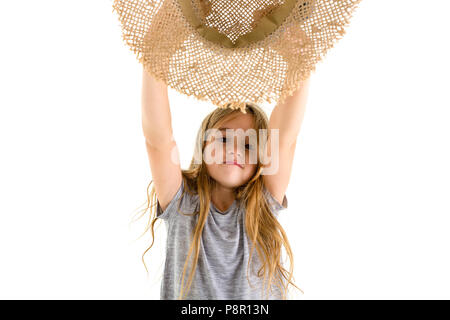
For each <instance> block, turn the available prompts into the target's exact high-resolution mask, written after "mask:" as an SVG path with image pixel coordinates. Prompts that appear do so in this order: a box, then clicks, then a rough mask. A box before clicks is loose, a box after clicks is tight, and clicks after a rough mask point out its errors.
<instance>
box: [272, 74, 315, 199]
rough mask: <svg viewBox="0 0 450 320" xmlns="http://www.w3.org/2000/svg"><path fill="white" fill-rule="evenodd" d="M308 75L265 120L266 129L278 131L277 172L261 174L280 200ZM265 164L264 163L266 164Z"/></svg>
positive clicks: (286, 181) (288, 177) (301, 120)
mask: <svg viewBox="0 0 450 320" xmlns="http://www.w3.org/2000/svg"><path fill="white" fill-rule="evenodd" d="M309 82H310V78H308V79H307V80H305V81H304V82H303V83H302V85H301V86H300V88H299V89H297V90H296V91H295V92H294V93H293V95H291V96H289V97H287V98H286V99H285V101H284V102H283V103H282V104H277V105H276V106H275V108H274V109H273V110H272V113H271V115H270V119H269V130H271V129H278V130H279V131H278V132H279V136H278V138H279V150H278V152H279V153H278V155H279V156H278V161H279V162H278V171H277V172H276V173H275V174H271V175H263V181H264V185H265V187H266V189H267V190H268V191H269V192H270V193H271V194H272V195H273V197H274V198H275V199H276V200H278V201H279V203H280V204H282V203H283V198H284V195H285V193H286V189H287V186H288V184H289V179H290V176H291V171H292V163H293V160H294V153H295V147H296V144H297V136H298V134H299V132H300V128H301V125H302V122H303V116H304V113H305V107H306V102H307V98H308V91H309ZM267 148H268V150H269V152H268V154H269V156H271V157H273V152H274V151H275V150H272V151H271V144H270V139H269V141H268V143H267ZM270 165H271V164H268V165H267V166H270Z"/></svg>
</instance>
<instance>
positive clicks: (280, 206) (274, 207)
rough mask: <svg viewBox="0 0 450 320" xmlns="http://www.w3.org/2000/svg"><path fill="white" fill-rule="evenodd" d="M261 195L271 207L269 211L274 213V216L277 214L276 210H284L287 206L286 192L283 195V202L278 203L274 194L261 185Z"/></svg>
mask: <svg viewBox="0 0 450 320" xmlns="http://www.w3.org/2000/svg"><path fill="white" fill-rule="evenodd" d="M262 190H263V195H264V197H265V199H266V201H267V203H268V205H269V207H270V208H271V211H272V212H273V213H274V215H275V216H278V212H279V211H281V210H285V209H287V208H288V199H287V196H286V194H285V195H284V197H283V202H282V203H279V202H278V200H276V199H275V198H274V196H273V195H272V194H271V193H270V192H269V190H267V188H266V187H265V186H264V185H263V189H262Z"/></svg>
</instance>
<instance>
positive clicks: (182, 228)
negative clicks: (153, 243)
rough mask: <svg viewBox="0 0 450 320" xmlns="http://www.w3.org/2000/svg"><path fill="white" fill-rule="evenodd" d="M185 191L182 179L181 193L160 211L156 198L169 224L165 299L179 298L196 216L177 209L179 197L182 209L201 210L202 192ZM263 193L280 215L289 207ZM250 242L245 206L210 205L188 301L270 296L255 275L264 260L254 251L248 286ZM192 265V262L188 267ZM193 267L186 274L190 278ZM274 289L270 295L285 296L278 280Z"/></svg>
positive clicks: (265, 286) (167, 225) (162, 285)
mask: <svg viewBox="0 0 450 320" xmlns="http://www.w3.org/2000/svg"><path fill="white" fill-rule="evenodd" d="M183 190H184V183H183V182H182V183H181V185H180V187H179V188H178V191H177V193H176V194H175V196H174V197H173V199H172V200H171V201H170V203H169V204H168V206H167V208H166V209H165V210H164V212H163V211H162V209H161V207H160V204H159V201H158V202H157V207H156V210H157V217H158V218H161V219H163V220H164V221H165V223H166V227H167V243H166V260H165V265H164V274H163V278H162V283H161V300H176V299H177V298H178V297H179V293H180V285H181V276H182V273H183V267H184V263H185V260H186V257H187V254H188V252H189V247H190V245H191V233H192V232H193V230H194V228H195V225H196V222H197V219H198V218H197V215H195V216H186V215H183V214H181V213H179V212H177V208H178V200H179V199H180V198H181V200H180V211H181V212H183V213H193V212H195V211H197V210H199V201H198V200H199V196H198V195H191V194H189V193H188V192H187V191H186V192H185V193H184V196H183V197H181V195H182V192H183ZM263 194H264V195H265V197H266V199H267V200H268V202H269V204H270V206H271V209H272V213H273V214H274V215H275V217H277V218H278V213H279V211H280V210H284V209H286V208H287V205H288V202H287V197H286V196H284V198H283V204H282V205H280V204H279V203H278V201H277V200H276V199H275V198H273V196H272V195H271V194H270V193H269V192H268V190H267V189H266V188H263ZM251 247H252V244H251V241H250V240H249V239H248V238H247V233H246V231H245V209H244V208H243V205H241V204H240V203H239V201H238V200H235V201H234V202H233V204H232V205H231V206H230V207H229V208H228V209H227V210H226V211H224V212H221V211H219V210H218V209H217V208H216V207H215V206H214V204H213V203H212V202H211V203H210V211H209V215H208V217H207V219H206V222H205V226H204V229H203V234H202V237H201V240H200V254H199V258H198V263H197V268H196V270H195V275H194V279H193V282H192V284H191V288H190V291H189V292H188V294H187V296H186V298H185V299H188V300H199V299H207V300H263V299H266V298H267V296H266V294H267V284H265V285H264V292H263V290H261V288H262V284H263V278H258V277H257V275H256V274H257V271H258V270H259V267H260V266H261V265H260V261H259V257H258V253H257V251H256V249H254V250H253V252H252V260H253V262H252V264H251V265H250V269H249V275H248V277H249V279H250V284H251V286H250V285H249V283H248V281H247V264H248V260H249V256H250V250H251ZM189 267H190V266H189ZM189 272H190V269H189V268H188V269H187V271H186V275H185V280H184V281H185V283H186V282H187V279H188V275H189ZM272 283H273V284H272V293H271V294H269V296H268V299H269V300H274V299H282V294H281V291H280V289H279V288H278V286H277V285H275V280H274V281H273V282H272Z"/></svg>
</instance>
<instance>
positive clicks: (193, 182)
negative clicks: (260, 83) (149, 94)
mask: <svg viewBox="0 0 450 320" xmlns="http://www.w3.org/2000/svg"><path fill="white" fill-rule="evenodd" d="M247 111H249V112H250V113H251V114H252V115H253V117H254V124H255V130H256V131H257V132H258V130H259V129H266V130H267V136H268V138H270V130H268V119H267V116H266V114H265V112H264V111H263V110H262V109H261V108H260V107H259V106H258V105H257V104H254V103H246V104H245V112H247ZM240 112H242V109H232V108H227V107H226V106H225V107H219V108H217V109H215V110H214V111H213V112H211V113H210V114H209V115H208V116H206V118H205V119H204V120H203V122H202V124H201V127H200V129H199V130H198V133H197V139H196V145H195V150H194V157H193V159H192V161H191V164H190V166H189V168H188V169H187V170H184V169H182V170H181V171H182V183H184V187H185V188H184V191H183V194H182V195H181V197H183V196H184V194H185V192H188V193H190V194H192V195H193V194H196V195H198V198H199V211H198V212H193V213H182V212H179V209H180V208H179V206H178V212H179V213H180V214H185V215H193V216H195V215H197V216H198V220H197V223H196V226H195V229H194V231H193V235H192V241H191V246H190V249H189V252H188V255H187V258H186V261H185V264H184V268H183V274H182V279H181V290H180V294H179V297H178V299H184V298H185V296H186V295H187V293H188V292H189V289H190V287H191V284H192V281H193V276H194V272H195V270H196V267H197V261H198V256H199V252H200V239H201V235H202V232H203V228H204V226H205V222H206V218H207V216H208V213H209V209H210V201H211V193H210V190H212V188H213V187H214V185H215V183H216V182H215V180H214V179H212V178H211V177H210V176H209V174H208V172H207V170H206V165H205V162H204V161H203V160H201V161H198V160H197V161H196V159H203V151H204V148H205V144H206V141H205V139H204V137H205V134H206V132H207V130H208V129H211V128H217V127H218V126H219V125H220V124H221V123H222V122H224V121H225V120H226V119H228V118H229V116H233V115H235V114H237V113H240ZM256 136H257V141H258V145H259V144H260V141H259V139H260V138H259V135H256ZM261 142H262V143H264V144H265V142H266V141H261ZM262 169H263V167H262V164H261V162H260V158H259V156H258V161H257V165H256V172H255V174H254V176H253V177H252V178H251V179H250V180H249V181H248V182H246V183H245V184H243V185H242V186H239V187H238V188H236V190H235V193H236V199H237V200H238V201H239V202H240V203H241V202H242V203H244V204H245V211H246V214H245V226H246V232H247V236H248V238H249V239H250V240H251V242H252V250H251V252H250V258H249V263H248V265H247V280H248V270H249V267H250V262H251V261H252V253H253V250H254V249H255V248H256V251H257V254H258V256H259V258H260V261H261V263H262V266H261V268H260V269H259V270H258V273H257V275H258V277H262V276H264V283H267V286H266V288H267V292H268V291H269V288H271V285H272V283H273V282H274V281H275V282H276V285H277V286H278V287H279V288H280V290H281V292H282V294H283V300H285V299H286V297H287V292H288V286H289V284H291V285H292V286H294V287H296V288H297V289H299V290H300V291H302V290H301V289H300V288H298V287H297V286H296V285H295V284H294V282H293V280H294V278H293V268H294V263H293V262H294V261H293V260H294V259H293V254H292V250H291V247H290V245H289V241H288V239H287V236H286V233H285V231H284V229H283V227H282V226H281V224H280V223H279V222H278V221H277V219H276V218H275V217H274V215H273V214H272V213H271V211H270V206H269V204H268V203H267V201H266V199H265V197H264V196H263V179H262V178H263V176H262V175H261V172H262ZM152 182H153V180H152V181H150V183H149V185H148V187H147V203H146V208H144V209H143V210H142V211H141V212H142V213H141V215H140V216H139V217H138V219H139V218H140V217H142V216H143V215H144V214H145V213H146V212H147V211H149V212H150V215H149V220H148V224H147V226H146V228H145V230H144V232H143V234H145V233H146V232H147V231H148V230H149V229H150V230H151V234H152V242H151V244H150V246H149V247H148V248H147V249H146V250H145V251H144V253H143V254H142V262H143V263H144V266H145V269H146V271H147V273H148V270H147V267H146V265H145V261H144V256H145V254H146V253H147V251H148V250H150V248H151V247H152V246H153V244H154V239H155V237H154V236H155V234H154V225H155V223H156V221H157V220H159V219H158V218H157V217H156V202H157V198H156V193H155V188H154V186H153V187H152V189H151V191H150V193H149V189H150V185H151V184H152ZM181 197H180V199H181ZM143 234H142V235H143ZM283 247H284V248H285V250H286V253H287V256H288V258H289V262H290V263H289V270H287V269H285V268H284V266H283V264H282V261H281V257H282V248H283ZM192 256H193V261H192V264H191V267H190V271H189V277H188V280H187V283H186V284H184V283H185V276H186V271H187V269H188V265H189V263H188V262H189V260H190V259H191V258H192ZM302 292H303V291H302Z"/></svg>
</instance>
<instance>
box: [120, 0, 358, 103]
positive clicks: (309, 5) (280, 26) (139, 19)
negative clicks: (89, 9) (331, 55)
mask: <svg viewBox="0 0 450 320" xmlns="http://www.w3.org/2000/svg"><path fill="white" fill-rule="evenodd" d="M360 2H361V0H114V3H113V12H114V11H116V12H117V14H118V17H119V21H120V27H121V30H122V38H123V40H124V41H125V42H126V44H127V45H128V46H129V48H130V49H131V50H132V51H133V52H134V53H135V54H136V55H137V59H138V61H139V62H140V63H142V64H143V66H144V68H145V70H146V71H147V72H148V73H150V74H151V75H152V76H154V77H155V78H156V79H159V80H162V81H163V82H164V83H166V84H167V85H168V86H170V87H171V88H173V89H176V90H177V91H178V92H181V93H184V94H186V95H190V96H194V97H196V98H197V99H199V100H203V101H208V102H211V103H213V104H214V105H216V106H218V107H222V108H225V107H230V108H233V109H236V108H241V110H244V109H243V108H244V107H245V103H246V102H254V103H262V102H269V103H271V102H273V101H277V102H282V101H284V99H285V98H286V97H287V96H289V95H291V94H292V93H293V91H295V90H296V89H297V88H299V87H300V86H301V83H302V81H303V80H305V79H306V78H307V77H308V76H309V75H310V73H311V71H313V70H314V69H315V65H316V64H317V62H319V61H320V60H321V59H322V58H323V57H324V56H325V54H326V52H327V51H328V50H329V49H330V48H332V47H333V45H334V44H335V43H336V41H337V40H339V39H340V38H342V37H343V36H344V34H345V30H344V28H346V27H347V26H348V24H349V20H350V18H351V16H352V14H353V12H354V10H355V9H356V8H357V6H358V4H359V3H360Z"/></svg>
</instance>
